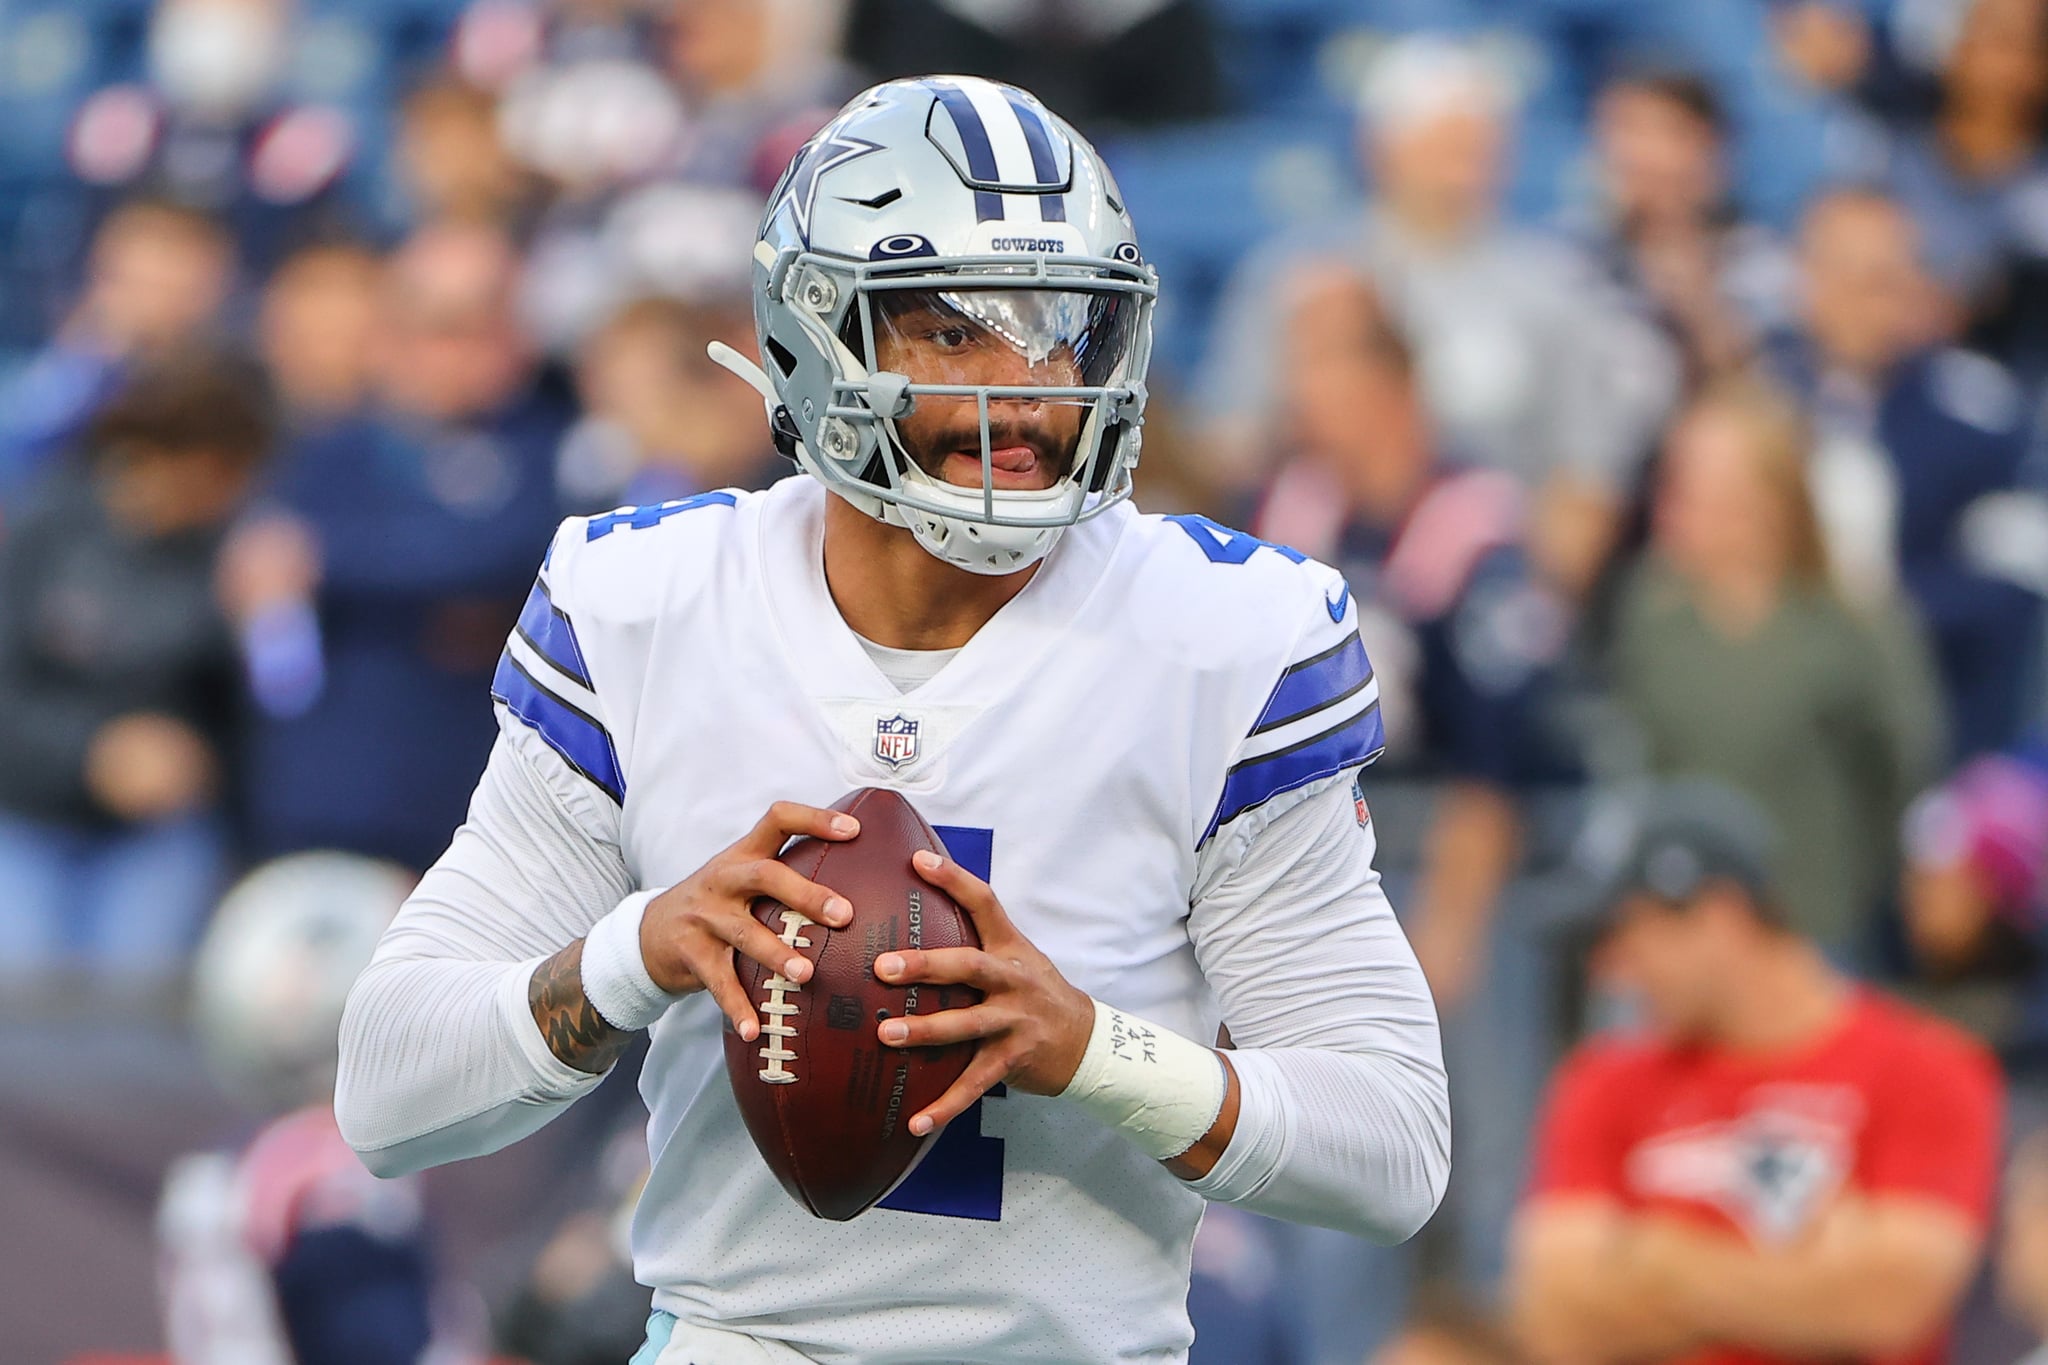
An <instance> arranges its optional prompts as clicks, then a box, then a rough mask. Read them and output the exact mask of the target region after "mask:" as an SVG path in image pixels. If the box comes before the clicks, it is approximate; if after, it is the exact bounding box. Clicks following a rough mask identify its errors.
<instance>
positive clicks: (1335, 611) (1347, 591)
mask: <svg viewBox="0 0 2048 1365" xmlns="http://www.w3.org/2000/svg"><path fill="white" fill-rule="evenodd" d="M1323 605H1324V606H1325V607H1328V608H1329V609H1330V619H1331V620H1332V621H1335V622H1337V623H1338V624H1339V625H1342V624H1343V622H1344V611H1345V609H1346V608H1348V607H1349V606H1350V605H1351V585H1350V584H1349V583H1346V584H1345V585H1344V591H1342V592H1340V593H1338V594H1337V595H1336V596H1335V597H1331V596H1329V595H1328V594H1327V593H1326V594H1324V596H1323Z"/></svg>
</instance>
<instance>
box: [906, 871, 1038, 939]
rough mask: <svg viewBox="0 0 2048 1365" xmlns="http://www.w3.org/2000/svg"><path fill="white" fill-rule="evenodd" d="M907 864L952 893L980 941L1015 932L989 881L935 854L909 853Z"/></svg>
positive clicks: (934, 883) (943, 889)
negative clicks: (977, 933)
mask: <svg viewBox="0 0 2048 1365" xmlns="http://www.w3.org/2000/svg"><path fill="white" fill-rule="evenodd" d="M910 865H911V867H912V868H914V869H916V872H917V875H918V876H920V877H922V878H924V879H925V880H926V881H928V882H930V883H931V884H932V885H933V886H936V887H938V888H939V890H941V891H943V892H945V893H946V894H947V895H949V896H951V897H952V898H953V900H954V903H955V904H957V905H958V906H959V907H960V908H961V909H962V910H965V911H966V912H967V913H968V915H969V916H970V917H971V918H972V919H973V920H974V927H975V929H976V930H977V931H979V932H980V934H981V941H982V942H983V943H988V942H990V941H992V940H996V939H1000V938H1001V937H1002V936H1003V935H1005V934H1010V933H1014V932H1016V931H1015V930H1014V929H1013V928H1012V927H1011V925H1010V916H1009V914H1008V912H1006V911H1005V910H1004V909H1003V903H1002V902H1001V901H999V900H997V899H996V893H995V892H994V891H993V890H991V889H990V888H989V884H988V883H987V882H985V881H983V880H982V879H981V878H979V877H977V876H975V875H974V874H973V873H972V872H969V871H968V870H967V869H966V868H964V867H962V866H960V864H959V863H958V862H956V861H954V860H953V859H951V858H941V857H940V856H939V855H938V854H936V853H923V852H920V853H913V854H912V855H911V856H910Z"/></svg>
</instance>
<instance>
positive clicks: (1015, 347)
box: [875, 289, 1092, 490]
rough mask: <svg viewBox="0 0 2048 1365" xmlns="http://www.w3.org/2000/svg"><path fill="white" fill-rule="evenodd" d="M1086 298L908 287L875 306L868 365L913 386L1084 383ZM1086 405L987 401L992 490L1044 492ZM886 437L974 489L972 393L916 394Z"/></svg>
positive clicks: (1067, 460) (1057, 473)
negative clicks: (894, 435) (893, 432)
mask: <svg viewBox="0 0 2048 1365" xmlns="http://www.w3.org/2000/svg"><path fill="white" fill-rule="evenodd" d="M1091 302H1092V301H1091V300H1090V299H1089V298H1088V297H1087V296H1085V295H1080V294H1071V293H1061V292H1057V291H1053V290H1026V289H1009V290H986V291H981V292H979V293H974V294H968V293H956V292H944V293H942V292H939V291H922V290H920V291H917V292H914V293H901V294H897V295H895V296H894V297H891V298H888V299H886V300H884V301H883V302H881V303H880V304H879V305H878V306H877V308H876V319H875V361H876V364H875V368H876V369H878V370H887V371H890V372H892V373H895V374H901V375H906V376H908V377H909V378H910V380H911V382H912V383H916V384H974V385H992V386H1005V387H1033V388H1057V387H1072V386H1076V385H1080V384H1083V383H1087V382H1089V380H1088V379H1087V378H1085V377H1084V374H1083V369H1084V366H1083V363H1082V361H1081V359H1080V355H1081V353H1083V352H1085V351H1086V350H1087V349H1088V347H1089V345H1090V341H1091V333H1090V330H1089V329H1090V322H1091ZM1087 414H1088V407H1087V404H1086V403H1085V402H1083V401H1081V400H1077V399H1071V398H1068V399H1061V398H1044V399H1034V398H1014V397H1013V398H991V399H990V400H989V403H988V447H989V454H990V464H991V465H992V469H991V471H990V475H991V482H992V484H993V485H994V487H996V488H998V489H1026V490H1034V489H1046V488H1050V487H1052V486H1053V485H1054V484H1055V483H1057V482H1059V481H1060V480H1061V479H1063V478H1065V477H1066V476H1067V474H1068V473H1069V472H1071V471H1072V470H1073V468H1074V459H1075V447H1076V446H1077V444H1078V443H1079V440H1080V435H1081V425H1082V423H1083V422H1084V421H1085V420H1086V418H1087ZM896 432H897V436H898V438H899V439H900V440H901V441H902V443H903V447H904V450H905V452H906V453H907V454H908V455H909V456H910V458H911V459H912V460H914V461H916V462H917V465H918V467H919V468H920V469H922V470H924V472H925V473H927V474H929V475H931V476H932V477H933V478H937V479H943V480H945V481H946V482H947V483H952V484H958V485H961V486H962V487H967V488H979V487H981V486H982V458H981V450H982V438H981V417H980V410H979V407H978V405H977V403H976V400H975V399H974V398H972V397H942V396H935V395H930V394H925V395H920V396H919V397H918V398H917V400H916V404H915V407H914V409H913V410H912V412H911V413H910V415H909V416H908V417H902V418H898V419H897V421H896Z"/></svg>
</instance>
